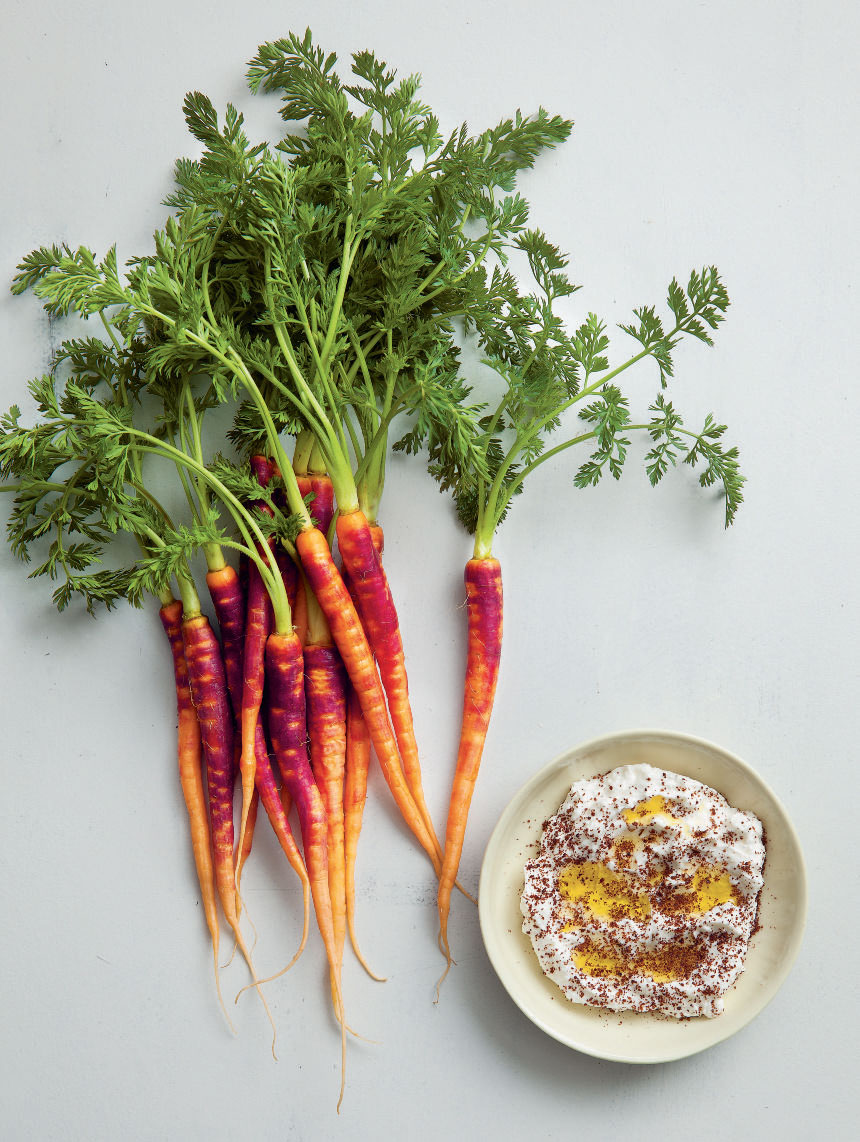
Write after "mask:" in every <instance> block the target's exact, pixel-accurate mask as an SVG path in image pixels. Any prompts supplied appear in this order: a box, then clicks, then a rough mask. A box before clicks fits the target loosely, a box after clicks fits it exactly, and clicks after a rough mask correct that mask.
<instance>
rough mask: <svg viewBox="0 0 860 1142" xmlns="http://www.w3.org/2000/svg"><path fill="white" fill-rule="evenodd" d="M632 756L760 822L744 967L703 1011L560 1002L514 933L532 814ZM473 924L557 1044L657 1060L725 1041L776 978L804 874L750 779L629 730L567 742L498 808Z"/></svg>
mask: <svg viewBox="0 0 860 1142" xmlns="http://www.w3.org/2000/svg"><path fill="white" fill-rule="evenodd" d="M636 762H642V763H645V764H648V765H654V766H657V767H659V768H660V769H667V770H672V771H674V772H675V773H682V774H685V775H686V776H688V777H692V778H694V779H695V780H696V781H701V782H703V783H704V784H705V785H710V786H711V787H712V788H713V789H716V790H717V791H718V792H720V793H722V795H723V796H724V797H725V798H726V799H727V800H728V802H729V803H730V804H731V805H734V806H736V807H737V808H739V809H748V810H751V811H752V812H753V813H755V814H756V816H757V817H758V818H759V819H760V820H761V821H762V823H763V825H764V827H765V834H766V841H767V856H766V861H765V868H764V888H763V889H762V894H761V900H760V905H759V930H758V931H757V932H756V934H755V935H754V936H753V939H752V941H751V944H750V948H749V951H748V954H747V960H746V966H745V968H744V972H743V974H742V975H741V977H740V979H739V980H738V982H737V983H736V984H735V986H734V987H733V988H732V989H731V990H730V991H729V992H728V993H727V995H726V997H725V1011H724V1012H723V1014H722V1015H719V1016H717V1017H716V1018H713V1019H707V1018H704V1017H700V1018H696V1019H683V1020H676V1019H667V1018H664V1017H660V1016H654V1015H641V1014H639V1013H637V1012H621V1013H619V1012H610V1011H601V1010H600V1009H598V1008H595V1007H586V1006H584V1005H582V1004H577V1003H571V1002H570V1001H569V1000H568V999H566V998H565V997H564V995H563V994H562V992H561V991H560V990H559V989H558V988H557V987H556V986H555V984H553V983H551V982H550V980H549V979H547V977H546V976H545V975H544V974H543V972H542V971H541V969H540V965H539V963H538V960H537V956H536V955H535V953H534V950H533V949H532V945H531V941H530V940H529V939H528V937H527V936H524V935H523V931H522V915H521V913H520V894H521V892H522V888H523V867H524V865H525V862H526V861H527V860H528V859H529V858H530V857H531V856H533V855H534V854H535V853H536V852H537V846H538V842H539V841H540V836H541V832H542V831H543V822H544V821H545V820H546V819H547V817H549V816H551V815H552V814H553V813H555V812H556V810H557V809H558V808H559V806H560V805H561V803H562V801H563V800H564V798H565V796H566V795H567V791H568V789H569V788H570V786H571V785H572V784H573V782H574V781H578V780H579V779H580V778H583V777H593V776H595V775H597V774H599V773H606V772H608V771H609V770H610V769H614V768H615V767H616V766H618V765H626V764H633V763H636ZM478 903H479V915H480V922H481V932H482V935H483V938H484V944H485V945H486V948H487V953H488V955H489V957H490V961H491V962H492V964H493V967H494V968H495V970H496V972H497V974H498V976H499V979H500V980H501V981H502V983H503V984H504V986H505V988H506V989H507V991H508V994H509V995H510V996H511V998H512V999H513V1001H514V1002H515V1003H516V1004H517V1006H518V1007H519V1008H520V1009H521V1010H522V1011H523V1012H524V1014H526V1015H527V1016H528V1017H529V1019H531V1020H532V1022H534V1023H536V1024H537V1026H538V1027H540V1028H541V1029H542V1030H544V1031H546V1033H547V1034H548V1035H552V1036H553V1038H555V1039H558V1040H559V1041H560V1042H562V1043H565V1044H567V1046H569V1047H574V1048H576V1050H578V1051H584V1052H585V1053H586V1054H589V1055H596V1056H597V1057H599V1058H603V1059H614V1060H616V1061H618V1062H624V1063H662V1062H668V1061H669V1060H671V1059H680V1058H683V1057H684V1056H686V1055H692V1054H695V1053H696V1052H697V1051H702V1050H704V1049H705V1048H706V1047H711V1046H713V1045H714V1044H715V1043H719V1042H721V1041H722V1040H723V1039H727V1038H728V1037H729V1036H730V1035H733V1034H734V1033H735V1032H736V1031H739V1030H740V1029H741V1028H742V1027H743V1026H745V1025H746V1024H747V1023H749V1021H750V1020H751V1019H752V1018H753V1017H754V1016H755V1015H757V1014H758V1013H759V1012H760V1011H761V1010H762V1008H763V1007H764V1006H765V1005H766V1004H767V1003H768V1002H769V1001H770V1000H771V999H772V998H773V996H774V995H775V994H776V992H777V989H778V988H779V987H780V985H781V984H782V982H783V980H784V979H785V977H786V976H787V975H788V972H789V969H790V968H791V965H792V963H793V961H794V958H795V956H796V954H797V951H798V948H799V947H800V942H801V938H802V935H803V927H804V923H805V920H806V874H805V871H804V867H803V857H802V854H801V851H800V844H799V843H798V839H797V835H796V834H795V832H794V829H793V828H792V825H791V822H790V821H789V819H788V817H787V816H786V813H785V810H784V809H783V807H782V805H781V804H780V803H779V801H778V800H777V799H776V797H775V796H774V794H773V793H772V792H771V791H770V789H769V788H768V787H767V785H765V783H764V782H763V781H762V780H761V778H760V777H759V776H758V775H757V774H756V773H755V772H754V771H753V770H752V769H750V768H749V766H748V765H745V764H744V762H742V761H740V760H739V759H738V758H736V757H733V756H732V754H730V753H727V752H726V751H725V750H723V749H720V748H719V746H716V745H712V744H711V743H710V742H706V741H701V740H700V739H698V738H693V737H688V736H685V735H683V734H675V733H667V732H663V731H658V730H654V731H631V732H629V733H620V734H613V735H611V736H609V737H604V738H598V739H597V740H595V741H591V742H586V743H585V744H584V745H580V746H577V747H576V748H575V749H572V750H570V751H569V752H568V753H565V754H563V755H562V756H561V757H559V758H557V759H556V760H555V761H553V762H551V763H550V764H549V765H547V766H546V767H545V768H544V769H542V770H540V772H539V773H536V774H535V776H534V777H532V779H531V780H530V781H529V782H527V784H526V785H524V786H523V787H522V789H520V791H519V793H517V794H516V796H515V797H514V798H513V800H512V801H511V802H510V804H509V805H508V807H507V808H506V809H505V811H504V812H503V813H502V816H501V818H500V820H499V823H498V824H497V825H496V828H495V829H494V831H493V834H492V836H491V837H490V842H489V844H488V845H487V851H486V853H485V855H484V863H483V867H482V869H481V883H480V892H479V901H478Z"/></svg>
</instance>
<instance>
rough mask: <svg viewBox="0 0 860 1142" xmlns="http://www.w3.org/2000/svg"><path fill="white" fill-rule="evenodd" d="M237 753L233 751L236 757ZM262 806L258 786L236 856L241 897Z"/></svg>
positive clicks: (249, 808) (253, 794) (252, 795)
mask: <svg viewBox="0 0 860 1142" xmlns="http://www.w3.org/2000/svg"><path fill="white" fill-rule="evenodd" d="M235 753H236V751H235V750H234V751H233V756H234V757H235ZM259 804H260V795H259V793H258V792H257V788H256V785H255V787H254V792H253V793H252V794H251V804H250V805H249V806H248V820H247V822H246V824H245V840H244V842H243V843H242V847H241V849H240V850H239V852H238V854H237V856H236V895H237V897H238V896H239V889H240V886H241V882H242V869H243V868H244V867H245V862H246V861H247V859H248V857H249V856H250V855H251V847H252V846H253V844H254V829H255V828H256V827H257V809H258V807H259Z"/></svg>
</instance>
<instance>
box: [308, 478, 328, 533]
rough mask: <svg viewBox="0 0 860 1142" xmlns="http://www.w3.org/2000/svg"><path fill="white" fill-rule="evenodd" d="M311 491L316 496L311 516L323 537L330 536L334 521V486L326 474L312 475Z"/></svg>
mask: <svg viewBox="0 0 860 1142" xmlns="http://www.w3.org/2000/svg"><path fill="white" fill-rule="evenodd" d="M310 482H311V491H312V492H313V494H314V499H313V503H312V504H311V515H312V516H313V519H314V522H315V524H316V526H317V527H318V528H319V529H320V531H321V532H322V533H323V535H328V529H329V528H330V527H331V521H332V520H333V519H334V485H333V484H332V482H331V476H329V475H327V474H326V473H319V472H317V473H313V472H312V473H311V476H310Z"/></svg>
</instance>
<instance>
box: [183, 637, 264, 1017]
mask: <svg viewBox="0 0 860 1142" xmlns="http://www.w3.org/2000/svg"><path fill="white" fill-rule="evenodd" d="M182 640H183V644H184V647H185V661H186V663H187V665H188V681H189V684H190V687H191V697H192V699H193V701H194V708H195V710H196V712H197V721H198V724H199V726H200V738H201V742H202V745H203V756H204V758H205V760H206V778H207V787H208V792H209V821H210V829H211V837H212V856H213V867H214V873H215V887H216V890H217V892H218V898H219V899H220V901H221V907H222V908H223V910H224V915H225V916H226V918H227V923H228V924H229V925H230V927H231V929H232V930H233V934H234V936H235V937H236V943H237V945H238V947H239V950H240V951H241V952H242V955H243V956H244V958H245V962H246V963H247V964H248V968H249V970H250V972H251V977H252V979H253V980H254V983H255V985H256V986H257V989H258V991H259V980H258V979H257V975H256V972H255V971H254V966H253V962H252V960H251V953H250V950H249V948H248V945H247V944H246V942H245V938H244V936H243V935H242V931H241V929H240V927H239V915H238V910H237V903H236V877H235V872H234V868H233V859H234V852H233V780H232V770H233V716H232V712H231V710H230V700H229V697H228V694H227V679H226V675H225V673H224V660H223V658H222V657H221V647H220V646H219V644H218V640H217V638H216V637H215V634H214V632H213V630H212V628H211V626H210V625H209V620H208V619H207V618H206V616H205V615H196V616H193V617H191V618H186V619H184V620H183V623H182ZM260 996H261V998H262V992H260ZM263 1005H264V1006H265V1008H266V1012H267V1014H269V1019H270V1020H271V1014H270V1013H269V1009H268V1006H267V1005H266V1001H265V999H263ZM272 1026H273V1027H274V1024H273V1025H272Z"/></svg>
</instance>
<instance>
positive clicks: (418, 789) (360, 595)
mask: <svg viewBox="0 0 860 1142" xmlns="http://www.w3.org/2000/svg"><path fill="white" fill-rule="evenodd" d="M336 530H337V542H338V548H339V550H340V554H341V558H342V559H343V565H344V568H345V570H346V573H347V575H348V576H349V581H350V588H351V590H352V591H353V592H354V594H355V597H356V599H357V600H358V606H357V610H358V612H359V614H360V615H361V620H362V623H363V624H364V629H365V631H366V632H367V641H368V642H369V643H370V646H371V649H372V650H373V653H374V654H375V655H376V661H377V662H378V664H379V673H380V676H381V678H382V685H383V687H384V688H385V696H386V698H387V699H388V709H389V712H390V714H391V724H392V726H393V728H394V733H395V736H396V738H397V747H398V749H399V751H400V756H401V758H402V760H403V773H404V776H405V778H406V784H407V786H408V788H409V792H410V793H411V795H412V798H413V800H414V802H415V804H416V806H417V808H418V811H419V813H420V814H421V818H422V820H423V821H424V824H425V826H426V829H427V832H428V834H429V836H430V837H431V839H432V841H433V842H434V845H435V848H436V851H437V854H438V855H440V856H441V852H442V849H441V846H440V845H439V842H438V840H437V838H436V833H435V831H434V829H433V822H432V819H431V817H430V811H429V810H428V808H427V804H426V802H425V799H424V789H423V787H422V783H421V766H420V763H419V759H418V745H417V743H416V741H415V730H414V727H413V724H412V708H411V706H410V704H409V683H408V680H407V677H406V660H405V658H404V654H403V640H402V638H401V635H400V623H399V621H398V618H397V611H396V609H395V606H394V600H393V598H392V597H391V590H390V588H389V585H388V578H387V576H386V574H385V571H384V570H383V567H382V562H381V560H380V557H379V552H378V551H377V549H376V545H375V544H374V540H373V535H372V533H371V530H370V526H369V524H368V522H367V519H366V517H365V515H364V512H362V511H355V512H350V513H349V514H347V515H341V516H338V519H337V525H336Z"/></svg>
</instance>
